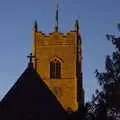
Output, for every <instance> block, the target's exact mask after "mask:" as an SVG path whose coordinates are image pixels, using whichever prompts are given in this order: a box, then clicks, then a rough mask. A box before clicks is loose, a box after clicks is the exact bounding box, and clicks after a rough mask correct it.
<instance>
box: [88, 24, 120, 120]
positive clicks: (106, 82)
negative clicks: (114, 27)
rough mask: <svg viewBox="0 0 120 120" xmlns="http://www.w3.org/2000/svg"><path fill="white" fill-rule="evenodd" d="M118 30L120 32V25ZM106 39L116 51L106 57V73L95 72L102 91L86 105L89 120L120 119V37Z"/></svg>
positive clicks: (96, 93)
mask: <svg viewBox="0 0 120 120" xmlns="http://www.w3.org/2000/svg"><path fill="white" fill-rule="evenodd" d="M118 28H119V30H120V24H119V25H118ZM106 37H107V39H108V40H110V41H112V44H113V45H115V48H116V49H115V52H113V53H112V56H109V55H107V56H106V60H105V71H104V72H99V71H98V70H96V71H95V75H96V78H97V80H98V83H99V86H100V89H99V90H98V89H97V90H96V92H95V94H94V95H93V97H92V101H91V102H89V103H87V104H86V119H89V120H118V119H120V37H116V36H114V35H109V34H107V35H106Z"/></svg>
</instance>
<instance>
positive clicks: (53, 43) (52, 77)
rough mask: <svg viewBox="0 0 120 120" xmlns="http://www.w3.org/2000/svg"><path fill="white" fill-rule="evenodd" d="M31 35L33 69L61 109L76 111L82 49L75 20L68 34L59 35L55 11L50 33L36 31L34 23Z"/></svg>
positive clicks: (79, 90) (79, 88)
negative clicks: (53, 23) (55, 98)
mask: <svg viewBox="0 0 120 120" xmlns="http://www.w3.org/2000/svg"><path fill="white" fill-rule="evenodd" d="M32 32H33V43H32V55H33V56H34V59H33V65H34V68H35V70H36V71H37V72H38V73H39V75H40V77H41V79H42V80H43V81H44V82H45V84H46V85H47V86H48V88H49V89H50V90H51V91H52V92H53V94H54V95H55V96H56V97H57V99H58V101H59V102H60V103H61V105H62V106H63V108H64V109H65V110H66V111H72V112H74V111H76V110H77V109H78V107H79V106H80V105H81V104H83V100H82V99H83V86H82V70H81V67H82V66H81V62H82V49H81V37H80V34H79V24H78V20H76V22H75V25H74V29H73V30H72V31H70V32H68V33H66V34H64V33H61V32H59V29H58V10H57V11H56V25H55V30H54V31H53V32H52V33H49V34H48V35H46V34H45V33H43V32H41V31H39V30H38V25H37V21H35V23H34V25H33V30H32ZM48 102H49V100H48Z"/></svg>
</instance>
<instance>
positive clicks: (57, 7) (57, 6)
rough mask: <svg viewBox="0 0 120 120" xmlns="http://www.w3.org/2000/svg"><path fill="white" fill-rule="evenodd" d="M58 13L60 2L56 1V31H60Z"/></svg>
mask: <svg viewBox="0 0 120 120" xmlns="http://www.w3.org/2000/svg"><path fill="white" fill-rule="evenodd" d="M58 12H59V1H58V0H56V13H55V21H56V23H55V31H58Z"/></svg>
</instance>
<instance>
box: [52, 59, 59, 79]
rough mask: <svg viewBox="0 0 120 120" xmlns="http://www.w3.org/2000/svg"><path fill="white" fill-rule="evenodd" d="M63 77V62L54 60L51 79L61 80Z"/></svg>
mask: <svg viewBox="0 0 120 120" xmlns="http://www.w3.org/2000/svg"><path fill="white" fill-rule="evenodd" d="M60 77H61V62H60V61H59V60H57V59H54V60H53V61H51V62H50V78H51V79H59V78H60Z"/></svg>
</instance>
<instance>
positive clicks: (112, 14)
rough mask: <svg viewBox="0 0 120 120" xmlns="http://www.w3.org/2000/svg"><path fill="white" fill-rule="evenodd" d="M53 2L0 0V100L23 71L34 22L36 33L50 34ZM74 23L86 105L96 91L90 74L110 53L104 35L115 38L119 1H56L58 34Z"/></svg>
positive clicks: (51, 30)
mask: <svg viewBox="0 0 120 120" xmlns="http://www.w3.org/2000/svg"><path fill="white" fill-rule="evenodd" d="M55 1H56V0H0V99H1V98H3V96H4V95H5V94H6V93H7V92H8V90H9V89H10V88H11V87H12V85H13V84H14V83H15V82H16V80H17V79H18V78H19V77H20V75H21V74H22V73H23V72H24V70H25V69H26V67H27V63H28V59H27V55H28V54H29V53H30V52H31V50H32V25H33V23H34V21H35V20H37V21H38V25H39V30H40V31H43V32H45V33H46V34H48V33H50V32H53V31H54V29H53V28H54V25H55V8H56V7H55ZM76 19H78V20H79V24H80V34H81V37H82V49H83V53H82V54H83V61H82V62H83V68H82V69H83V83H84V90H85V100H86V101H88V100H90V99H91V96H92V93H94V91H95V89H96V88H97V87H98V84H97V79H96V78H95V74H94V71H95V70H96V69H98V70H99V71H104V62H105V56H106V55H107V54H111V53H112V51H113V46H112V44H111V42H109V41H107V40H106V38H105V34H106V33H111V34H115V35H119V32H118V30H117V23H120V0H59V29H60V32H63V33H66V32H69V31H70V30H72V29H73V26H74V23H75V20H76ZM69 54H70V53H69ZM69 69H70V68H69Z"/></svg>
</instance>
